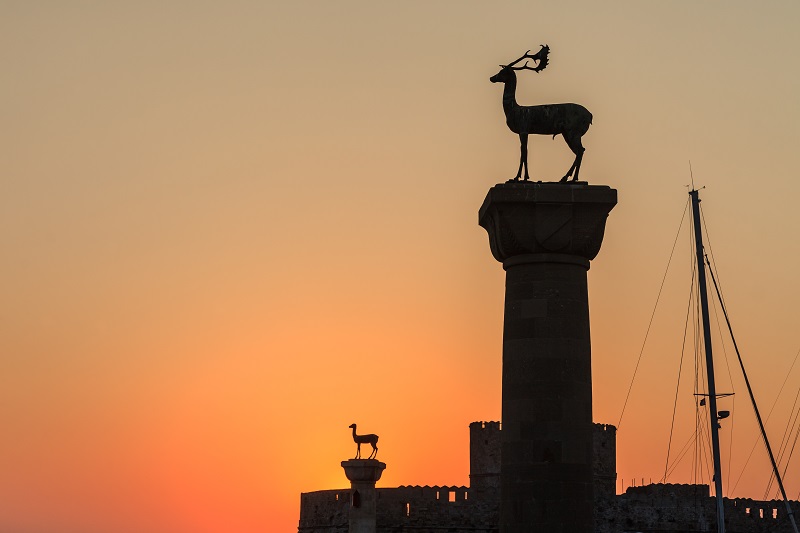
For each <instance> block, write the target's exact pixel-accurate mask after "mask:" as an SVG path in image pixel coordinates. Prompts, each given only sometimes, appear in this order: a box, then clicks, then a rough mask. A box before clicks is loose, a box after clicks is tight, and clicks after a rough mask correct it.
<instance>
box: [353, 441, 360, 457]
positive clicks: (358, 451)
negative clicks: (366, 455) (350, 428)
mask: <svg viewBox="0 0 800 533" xmlns="http://www.w3.org/2000/svg"><path fill="white" fill-rule="evenodd" d="M360 458H361V443H360V442H359V443H357V444H356V456H355V457H354V459H360Z"/></svg>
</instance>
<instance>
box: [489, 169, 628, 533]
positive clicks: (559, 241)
mask: <svg viewBox="0 0 800 533" xmlns="http://www.w3.org/2000/svg"><path fill="white" fill-rule="evenodd" d="M616 203H617V191H615V190H614V189H611V188H609V187H607V186H601V185H588V184H586V183H583V182H572V183H530V182H526V183H506V184H501V185H496V186H495V187H492V188H491V189H490V190H489V194H488V195H487V196H486V200H485V201H484V202H483V205H482V206H481V208H480V212H479V223H480V225H481V226H482V227H483V228H485V229H486V231H487V232H488V234H489V246H490V248H491V250H492V255H493V256H494V258H495V259H497V260H498V261H500V262H501V263H502V264H503V268H504V269H505V271H506V300H505V317H504V324H503V393H502V394H503V400H502V406H503V411H502V424H503V427H502V431H501V442H502V446H501V450H502V451H501V458H500V533H530V532H531V531H542V532H547V533H592V531H593V530H594V519H593V510H594V499H593V480H592V361H591V342H590V338H589V299H588V289H587V279H586V273H587V271H588V270H589V261H590V260H592V259H594V258H595V256H596V255H597V253H598V252H599V251H600V245H601V244H602V242H603V233H604V230H605V224H606V218H607V217H608V214H609V212H610V211H611V209H613V207H614V205H616Z"/></svg>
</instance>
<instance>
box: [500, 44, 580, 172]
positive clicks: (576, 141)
mask: <svg viewBox="0 0 800 533" xmlns="http://www.w3.org/2000/svg"><path fill="white" fill-rule="evenodd" d="M549 53H550V47H549V46H547V45H546V44H543V45H542V48H541V50H539V51H538V52H536V53H535V54H534V55H530V50H528V51H527V52H525V55H523V56H522V57H520V58H519V59H517V60H516V61H514V62H512V63H509V64H508V65H500V66H501V67H502V69H501V70H500V72H498V73H497V74H495V75H494V76H492V77H491V78H489V81H491V82H492V83H497V82H500V83H503V84H504V85H505V87H504V88H503V111H504V112H505V114H506V124H508V127H509V128H510V129H511V131H513V132H514V133H516V134H518V135H519V143H520V156H519V170H517V175H516V177H515V178H514V181H517V180H519V178H520V175H521V174H522V169H523V167H524V168H525V178H524V179H525V181H528V180H529V179H530V176H529V175H528V134H529V133H534V134H538V135H552V136H553V138H555V136H556V135H558V134H559V133H560V134H561V135H563V136H564V140H565V141H566V142H567V146H569V148H570V150H572V151H573V153H574V154H575V162H574V163H572V166H571V167H570V168H569V171H568V172H567V174H566V175H565V176H564V177H563V178H561V181H562V182H564V181H567V179H568V178H569V177H570V176H572V175H573V173H574V177H573V178H572V179H573V181H578V172H579V171H580V169H581V159H583V152H584V151H585V149H584V147H583V145H581V137H582V136H583V134H584V133H586V132H587V131H588V129H589V125H590V124H591V123H592V114H591V113H589V111H588V110H587V109H586V108H585V107H583V106H581V105H578V104H546V105H534V106H521V105H519V104H518V103H517V99H516V91H517V75H516V74H515V73H514V71H515V70H532V71H534V72H541V71H542V70H544V69H545V68H546V67H547V63H548V59H547V55H548V54H549ZM523 59H531V60H534V61H538V62H539V63H538V64H537V65H536V66H535V67H529V66H528V62H527V61H525V64H524V65H522V66H521V67H515V66H514V65H516V64H517V63H519V62H520V61H522V60H523Z"/></svg>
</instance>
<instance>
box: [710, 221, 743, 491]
mask: <svg viewBox="0 0 800 533" xmlns="http://www.w3.org/2000/svg"><path fill="white" fill-rule="evenodd" d="M707 235H708V233H706V236H707ZM709 248H710V246H709ZM709 251H710V250H709ZM711 302H712V303H713V305H712V309H713V311H714V321H715V322H716V324H717V334H718V336H719V340H720V345H721V346H722V353H723V355H724V356H725V368H726V369H727V370H728V382H729V383H730V386H731V396H733V401H735V400H736V396H735V394H736V387H735V386H734V384H733V374H732V373H731V364H730V361H729V358H728V350H727V348H726V347H725V342H724V337H723V335H722V326H721V325H720V322H719V312H718V311H717V302H716V301H715V300H714V299H713V298H712V299H711ZM717 396H720V395H719V394H718V395H717ZM731 410H733V408H731ZM733 422H734V418H733V416H731V417H730V428H731V433H730V438H729V439H728V476H730V474H731V457H732V456H733V440H734V439H733ZM726 479H727V478H726Z"/></svg>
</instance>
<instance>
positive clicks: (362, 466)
mask: <svg viewBox="0 0 800 533" xmlns="http://www.w3.org/2000/svg"><path fill="white" fill-rule="evenodd" d="M342 468H344V475H345V476H347V479H348V480H349V481H350V483H371V484H372V485H375V483H377V481H378V480H379V479H380V478H381V475H382V474H383V470H384V469H385V468H386V463H382V462H380V461H378V460H377V459H349V460H347V461H342Z"/></svg>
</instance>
